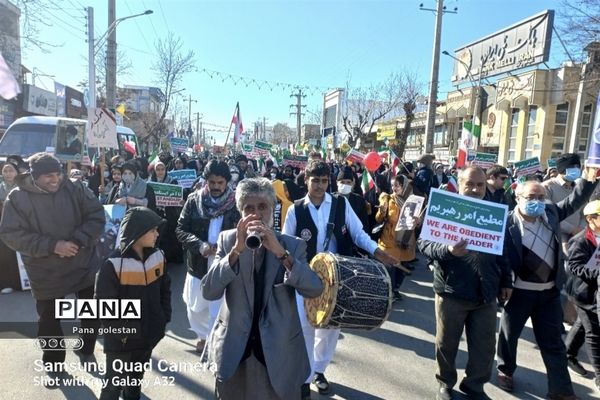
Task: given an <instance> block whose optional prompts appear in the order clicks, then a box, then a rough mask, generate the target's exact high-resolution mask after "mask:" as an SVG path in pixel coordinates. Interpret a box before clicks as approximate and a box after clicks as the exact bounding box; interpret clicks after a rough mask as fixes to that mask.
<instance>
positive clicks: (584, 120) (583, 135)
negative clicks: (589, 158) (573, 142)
mask: <svg viewBox="0 0 600 400" xmlns="http://www.w3.org/2000/svg"><path fill="white" fill-rule="evenodd" d="M591 121H592V105H591V104H588V105H587V106H585V107H583V115H582V116H581V129H579V147H578V149H577V152H578V153H579V156H580V157H582V158H585V157H586V155H587V149H588V143H589V138H590V122H591Z"/></svg>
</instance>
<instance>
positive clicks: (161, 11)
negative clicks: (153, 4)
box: [158, 0, 171, 31]
mask: <svg viewBox="0 0 600 400" xmlns="http://www.w3.org/2000/svg"><path fill="white" fill-rule="evenodd" d="M158 7H159V8H160V13H161V15H162V17H163V20H164V21H165V26H166V27H167V31H170V30H171V29H169V23H168V22H167V17H166V16H165V11H164V10H163V7H162V4H161V2H160V0H158Z"/></svg>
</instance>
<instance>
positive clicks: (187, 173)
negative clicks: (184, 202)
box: [167, 169, 196, 189]
mask: <svg viewBox="0 0 600 400" xmlns="http://www.w3.org/2000/svg"><path fill="white" fill-rule="evenodd" d="M167 174H168V175H169V176H170V177H171V178H173V179H177V184H178V185H179V186H181V187H182V188H184V189H189V188H191V187H192V185H193V184H194V181H195V180H196V170H193V169H178V170H175V171H169V172H167Z"/></svg>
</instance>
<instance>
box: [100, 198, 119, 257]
mask: <svg viewBox="0 0 600 400" xmlns="http://www.w3.org/2000/svg"><path fill="white" fill-rule="evenodd" d="M126 211H127V207H125V206H122V205H119V204H109V205H105V206H104V218H105V219H106V220H105V223H104V232H103V233H102V234H101V235H100V238H99V239H98V242H97V244H96V248H95V250H94V251H95V252H96V256H97V258H98V259H99V260H103V259H105V258H106V257H108V256H109V255H110V254H111V253H112V252H113V251H114V250H115V247H116V246H118V245H119V232H120V229H121V221H122V220H123V217H125V212H126Z"/></svg>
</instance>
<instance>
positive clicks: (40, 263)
mask: <svg viewBox="0 0 600 400" xmlns="http://www.w3.org/2000/svg"><path fill="white" fill-rule="evenodd" d="M29 163H30V167H31V172H30V173H27V174H21V175H19V176H18V177H17V188H15V189H13V190H12V191H11V192H10V194H9V195H8V198H7V200H6V202H5V203H4V209H3V212H2V221H1V222H0V239H1V240H2V241H3V242H4V243H6V245H7V246H8V247H10V248H11V249H13V250H15V251H18V252H20V253H21V254H22V256H23V261H24V264H25V269H26V270H27V275H28V277H29V281H30V283H31V291H32V294H33V297H34V298H35V303H36V309H37V313H38V315H39V320H38V336H40V337H46V339H48V338H57V339H58V340H60V338H61V337H62V336H63V330H62V327H61V323H60V319H57V318H56V317H55V300H56V299H61V298H64V297H65V296H67V295H69V294H71V293H75V294H77V297H78V298H81V299H91V298H93V297H94V279H95V277H96V272H97V270H98V266H99V262H98V260H97V259H96V258H95V256H94V253H95V252H94V250H95V246H96V242H97V240H98V238H99V237H100V235H101V234H102V232H103V231H104V224H105V222H106V221H105V217H104V209H103V208H102V205H101V204H100V202H99V201H98V198H97V197H96V196H95V195H94V193H93V192H92V191H91V190H89V189H88V188H86V187H85V186H84V185H83V184H82V183H81V182H79V181H77V182H71V180H69V179H65V176H64V174H63V170H62V166H61V164H60V161H59V160H58V159H56V158H55V157H54V156H52V155H50V154H48V153H37V154H34V155H33V156H31V157H30V161H29ZM99 326H100V323H99V321H98V320H93V319H82V320H81V327H82V328H90V329H91V330H92V331H93V332H94V333H92V334H86V335H82V339H83V348H82V349H81V350H80V351H81V353H80V354H82V355H85V356H91V355H92V354H93V353H94V347H95V344H96V336H97V333H98V332H97V328H98V327H99ZM43 343H44V342H43V341H40V342H39V344H40V345H41V347H42V349H43V351H44V355H43V357H42V360H43V361H44V364H45V366H47V367H48V370H47V371H48V375H50V376H52V375H55V376H58V375H60V373H61V371H62V370H61V366H60V365H59V364H62V363H63V362H64V361H65V357H66V354H65V350H57V349H56V348H50V347H49V343H50V341H48V340H47V344H48V347H46V346H45V345H43Z"/></svg>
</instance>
